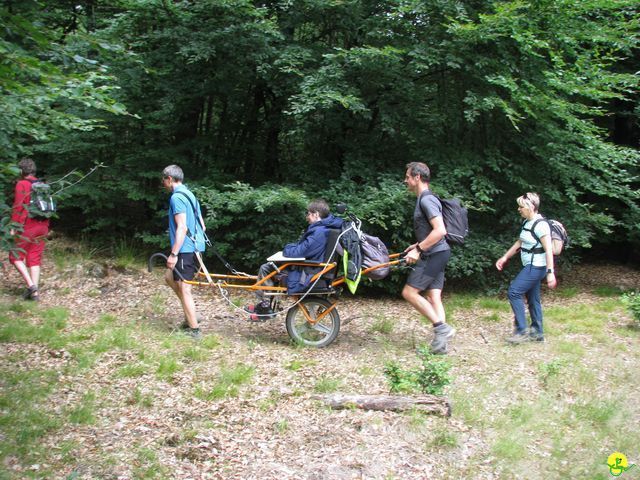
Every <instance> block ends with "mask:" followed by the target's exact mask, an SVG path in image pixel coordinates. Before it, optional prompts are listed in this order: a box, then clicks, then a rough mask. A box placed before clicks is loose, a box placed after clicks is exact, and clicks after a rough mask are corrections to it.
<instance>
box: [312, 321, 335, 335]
mask: <svg viewBox="0 0 640 480" xmlns="http://www.w3.org/2000/svg"><path fill="white" fill-rule="evenodd" d="M313 329H314V330H317V331H318V332H322V333H324V334H325V335H329V334H330V333H331V329H330V328H329V327H327V326H326V325H324V324H322V323H316V324H315V325H314V326H313Z"/></svg>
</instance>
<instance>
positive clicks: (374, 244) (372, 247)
mask: <svg viewBox="0 0 640 480" xmlns="http://www.w3.org/2000/svg"><path fill="white" fill-rule="evenodd" d="M360 249H361V251H362V269H363V270H364V269H366V268H369V267H374V266H376V265H380V264H382V263H387V262H388V261H389V251H388V250H387V246H386V245H385V244H384V243H383V242H382V240H380V239H379V238H378V237H372V236H371V235H367V234H366V233H363V234H362V240H361V243H360ZM390 271H391V267H389V266H388V265H387V266H386V267H381V268H376V269H375V270H371V271H370V272H367V273H365V275H366V276H367V277H369V278H371V279H372V280H382V279H383V278H385V277H386V276H387V275H389V272H390Z"/></svg>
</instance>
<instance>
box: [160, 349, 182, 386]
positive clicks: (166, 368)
mask: <svg viewBox="0 0 640 480" xmlns="http://www.w3.org/2000/svg"><path fill="white" fill-rule="evenodd" d="M181 370H182V365H181V364H180V363H178V360H176V358H175V357H174V356H173V354H169V355H166V356H163V357H161V358H160V362H159V363H158V368H157V369H156V376H157V377H158V378H159V379H160V380H165V381H170V380H171V379H172V378H173V376H174V375H175V374H176V373H178V372H179V371H181Z"/></svg>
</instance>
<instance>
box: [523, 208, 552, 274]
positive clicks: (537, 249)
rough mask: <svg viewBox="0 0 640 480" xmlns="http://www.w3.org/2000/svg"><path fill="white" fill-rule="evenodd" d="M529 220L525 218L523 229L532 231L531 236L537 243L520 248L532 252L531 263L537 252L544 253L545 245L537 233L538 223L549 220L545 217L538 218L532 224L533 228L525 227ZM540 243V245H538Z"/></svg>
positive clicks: (525, 251)
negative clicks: (529, 246) (530, 246)
mask: <svg viewBox="0 0 640 480" xmlns="http://www.w3.org/2000/svg"><path fill="white" fill-rule="evenodd" d="M527 221H528V220H525V221H524V222H522V230H524V231H525V232H531V236H532V237H533V238H535V239H536V244H535V245H534V246H533V247H532V248H522V247H521V248H520V250H522V251H523V252H524V253H530V254H531V263H533V256H534V255H535V254H538V253H544V247H543V246H542V242H541V241H540V237H538V235H536V232H535V230H536V226H537V225H538V223H540V222H541V221H545V222H546V221H547V220H546V219H545V218H544V217H543V218H538V219H537V220H536V221H535V222H533V225H531V228H524V226H525V225H526V223H527ZM538 245H540V246H538Z"/></svg>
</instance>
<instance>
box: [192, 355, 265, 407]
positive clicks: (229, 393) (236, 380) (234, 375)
mask: <svg viewBox="0 0 640 480" xmlns="http://www.w3.org/2000/svg"><path fill="white" fill-rule="evenodd" d="M254 374H255V368H254V367H253V366H250V365H245V364H242V363H239V364H237V365H235V366H233V367H223V368H222V369H221V370H220V372H218V375H217V376H216V382H215V384H214V385H213V387H209V388H207V387H206V386H204V385H199V386H198V387H196V391H195V393H194V395H195V396H196V398H199V399H201V400H219V399H221V398H225V397H236V396H237V395H238V391H239V387H240V386H241V385H244V384H246V383H248V382H249V381H250V380H251V379H252V378H253V375H254Z"/></svg>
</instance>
